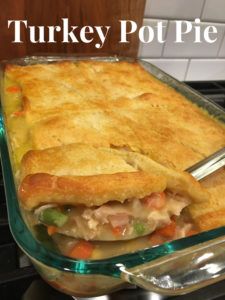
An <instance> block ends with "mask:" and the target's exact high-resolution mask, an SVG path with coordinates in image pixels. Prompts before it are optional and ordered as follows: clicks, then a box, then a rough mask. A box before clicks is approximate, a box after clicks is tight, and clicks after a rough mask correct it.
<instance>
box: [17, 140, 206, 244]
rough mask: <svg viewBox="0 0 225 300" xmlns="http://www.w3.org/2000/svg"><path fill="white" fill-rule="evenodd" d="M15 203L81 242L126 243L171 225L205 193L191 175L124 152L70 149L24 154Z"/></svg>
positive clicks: (77, 146)
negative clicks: (172, 221) (172, 218)
mask: <svg viewBox="0 0 225 300" xmlns="http://www.w3.org/2000/svg"><path fill="white" fill-rule="evenodd" d="M21 167H22V168H21V178H22V181H21V184H20V187H19V197H20V199H21V202H22V205H23V206H24V207H25V208H26V209H28V210H33V211H34V216H35V218H36V222H37V223H38V222H41V223H43V224H45V225H53V226H56V227H57V232H58V233H62V234H65V235H68V236H72V237H75V238H83V239H86V240H102V241H103V240H104V241H107V240H108V241H110V240H127V239H133V238H136V237H138V236H143V235H147V234H150V233H152V232H153V231H155V230H156V229H159V228H162V227H165V226H166V225H168V224H170V222H171V217H173V216H179V215H180V213H181V211H182V210H183V208H184V207H186V206H187V205H188V204H190V203H191V202H192V201H204V200H205V199H206V198H207V192H206V191H204V190H203V189H202V188H201V186H200V184H199V183H198V182H196V181H195V180H194V179H193V178H192V177H191V176H190V175H188V174H186V173H183V172H177V171H173V170H170V169H168V168H165V167H163V166H161V165H160V164H158V163H156V162H154V161H153V160H151V159H150V158H148V157H145V156H143V155H141V154H138V153H134V152H129V151H126V150H116V149H110V148H101V147H93V146H90V145H84V144H71V145H66V146H61V147H54V148H48V149H45V150H41V151H40V150H36V151H35V150H32V151H29V152H28V153H26V154H25V156H24V157H23V160H22V164H21Z"/></svg>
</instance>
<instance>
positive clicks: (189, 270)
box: [0, 56, 225, 296]
mask: <svg viewBox="0 0 225 300" xmlns="http://www.w3.org/2000/svg"><path fill="white" fill-rule="evenodd" d="M79 59H85V57H81V58H77V57H61V56H60V57H25V58H22V59H17V60H12V61H8V62H3V64H2V70H1V95H2V97H4V93H3V84H4V80H3V79H4V68H5V65H6V64H10V63H12V64H18V65H30V64H36V63H51V62H57V61H61V60H72V61H75V60H79ZM88 59H94V60H103V61H112V62H113V61H118V60H125V61H126V60H128V61H130V59H127V58H117V57H105V58H104V57H102V58H89V57H88ZM139 63H140V64H141V65H142V66H143V67H144V68H145V69H146V70H147V71H148V72H150V73H151V74H153V75H154V76H155V77H156V78H158V79H160V80H161V81H162V82H165V83H166V84H168V85H169V86H171V87H173V88H175V89H176V90H177V91H178V92H179V93H181V94H183V95H184V96H186V97H187V98H188V99H189V100H190V101H193V102H194V103H196V104H197V105H199V106H200V107H202V108H204V109H205V110H207V111H208V112H209V113H210V114H211V115H212V116H214V117H216V118H217V119H218V120H220V121H221V122H223V123H224V122H225V112H224V110H223V109H221V108H220V107H218V106H217V105H216V104H214V103H212V102H211V101H210V100H208V99H206V98H204V97H202V96H201V95H200V94H198V93H196V92H195V91H193V90H192V89H190V88H189V87H187V86H186V85H184V84H183V83H180V82H178V81H177V80H175V79H174V78H172V77H170V76H169V75H167V74H165V73H164V72H162V71H161V70H159V69H158V68H156V67H155V66H153V65H151V64H149V63H146V62H144V61H139ZM0 128H1V136H0V148H1V160H2V169H3V176H4V183H5V191H6V198H7V207H8V216H9V224H10V228H11V232H12V234H13V236H14V238H15V240H16V242H17V243H18V245H19V246H20V248H21V249H22V250H23V251H24V252H25V253H26V254H27V255H28V256H29V257H30V259H31V261H32V263H33V264H34V265H35V267H36V268H37V270H38V271H39V273H40V274H41V276H42V277H43V278H44V279H45V280H46V281H47V282H48V283H49V284H51V285H52V286H54V287H55V288H57V289H59V290H61V291H63V292H65V293H67V294H70V295H74V296H96V295H103V294H106V293H109V292H111V291H114V290H118V289H121V288H123V287H124V286H126V285H127V284H135V285H137V286H139V287H142V288H144V289H147V290H150V291H154V292H157V293H160V294H165V295H178V294H184V293H188V292H191V291H193V290H196V289H199V288H201V287H203V286H206V285H209V284H212V283H214V282H216V281H219V280H222V279H224V278H225V272H224V268H225V254H224V247H225V227H220V228H217V229H214V230H211V231H207V232H202V233H200V234H198V235H195V236H191V237H186V238H183V239H179V240H175V241H171V242H166V243H164V244H162V245H159V246H155V247H152V248H147V249H142V250H139V251H135V252H132V253H127V254H124V255H120V256H115V257H112V258H107V259H101V260H100V259H96V260H75V259H70V258H68V257H65V256H63V255H60V254H59V253H57V252H56V251H55V250H54V249H53V248H52V245H51V243H49V241H48V240H46V238H45V237H43V236H42V238H41V241H40V240H38V239H37V237H36V238H35V237H34V234H33V232H31V230H30V229H29V228H28V226H27V224H26V222H25V221H24V219H23V213H22V211H21V209H20V207H19V203H18V200H17V193H16V186H15V182H14V176H13V171H12V166H11V163H10V146H9V144H8V138H7V132H6V129H5V125H4V110H3V114H2V115H1V124H0Z"/></svg>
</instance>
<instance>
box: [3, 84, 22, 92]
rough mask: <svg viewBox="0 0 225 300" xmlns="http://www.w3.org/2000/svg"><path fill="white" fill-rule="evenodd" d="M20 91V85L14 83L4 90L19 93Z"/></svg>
mask: <svg viewBox="0 0 225 300" xmlns="http://www.w3.org/2000/svg"><path fill="white" fill-rule="evenodd" d="M20 91H21V89H20V87H19V86H16V85H12V86H9V87H8V88H7V89H6V92H8V93H19V92H20Z"/></svg>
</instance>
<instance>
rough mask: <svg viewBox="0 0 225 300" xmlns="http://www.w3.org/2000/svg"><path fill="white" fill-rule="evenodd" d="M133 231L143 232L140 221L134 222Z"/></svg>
mask: <svg viewBox="0 0 225 300" xmlns="http://www.w3.org/2000/svg"><path fill="white" fill-rule="evenodd" d="M134 231H135V233H136V234H137V235H142V234H144V232H145V226H144V224H143V223H141V222H140V221H135V222H134Z"/></svg>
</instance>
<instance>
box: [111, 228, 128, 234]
mask: <svg viewBox="0 0 225 300" xmlns="http://www.w3.org/2000/svg"><path fill="white" fill-rule="evenodd" d="M124 230H125V227H124V226H116V227H112V233H113V234H114V235H115V236H120V235H122V234H123V233H124Z"/></svg>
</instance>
